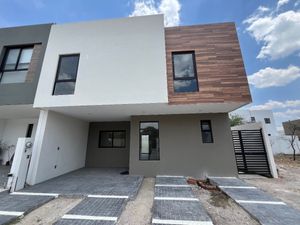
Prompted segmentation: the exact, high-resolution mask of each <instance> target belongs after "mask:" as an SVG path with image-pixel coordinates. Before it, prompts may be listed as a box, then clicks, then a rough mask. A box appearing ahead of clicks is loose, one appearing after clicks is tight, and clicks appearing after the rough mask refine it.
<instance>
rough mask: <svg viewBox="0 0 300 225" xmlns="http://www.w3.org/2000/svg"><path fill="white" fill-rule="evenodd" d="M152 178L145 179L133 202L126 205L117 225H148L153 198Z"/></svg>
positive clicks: (153, 181) (153, 180)
mask: <svg viewBox="0 0 300 225" xmlns="http://www.w3.org/2000/svg"><path fill="white" fill-rule="evenodd" d="M154 183H155V179H154V178H145V179H144V181H143V184H142V186H141V188H140V190H139V193H138V195H137V197H136V199H135V200H134V201H130V202H128V203H127V205H126V208H125V210H124V211H123V213H122V214H121V217H120V219H119V222H118V223H117V224H118V225H150V224H151V216H152V212H151V209H152V205H153V198H154Z"/></svg>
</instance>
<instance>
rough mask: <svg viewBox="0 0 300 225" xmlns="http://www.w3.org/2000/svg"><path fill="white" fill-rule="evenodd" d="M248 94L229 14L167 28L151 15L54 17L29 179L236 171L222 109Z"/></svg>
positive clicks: (38, 96) (234, 105) (242, 100)
mask: <svg viewBox="0 0 300 225" xmlns="http://www.w3.org/2000/svg"><path fill="white" fill-rule="evenodd" d="M46 36H47V35H46ZM249 102H251V96H250V92H249V87H248V82H247V78H246V74H245V69H244V65H243V59H242V55H241V51H240V46H239V42H238V38H237V34H236V29H235V25H234V24H233V23H221V24H209V25H195V26H180V27H170V28H165V27H164V24H163V15H155V16H143V17H132V18H124V19H113V20H104V21H93V22H81V23H70V24H54V25H52V26H51V31H50V34H49V39H48V43H47V48H46V51H45V56H44V59H43V65H42V69H41V74H40V79H39V82H38V86H37V90H36V95H35V100H34V104H33V108H34V109H32V110H38V111H39V112H40V114H39V117H38V125H37V128H36V135H35V140H34V145H33V153H32V159H31V164H30V168H29V173H28V182H29V183H30V184H35V183H39V182H42V181H44V180H47V179H50V178H52V177H56V176H59V175H61V174H64V173H67V172H69V171H73V170H76V169H79V168H82V167H103V168H109V167H119V168H129V173H130V174H142V175H145V176H153V175H157V174H168V175H188V176H196V177H203V176H205V175H211V176H235V175H237V168H236V164H235V156H234V151H233V144H232V138H231V131H230V125H229V118H228V113H229V112H230V111H233V110H235V109H237V108H239V107H241V106H243V105H245V104H248V103H249Z"/></svg>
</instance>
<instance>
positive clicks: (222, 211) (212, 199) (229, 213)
mask: <svg viewBox="0 0 300 225" xmlns="http://www.w3.org/2000/svg"><path fill="white" fill-rule="evenodd" d="M193 189H194V192H195V193H196V195H197V196H198V198H199V200H200V202H201V203H202V205H203V206H204V208H205V209H206V211H207V212H208V214H209V215H210V217H211V219H212V221H213V223H214V225H241V224H243V225H259V223H258V222H257V221H256V220H254V219H252V217H251V216H250V215H249V214H248V213H247V212H245V211H244V210H243V209H242V208H241V207H240V206H238V205H237V204H236V203H235V202H233V201H232V200H231V199H230V198H228V197H227V196H226V195H225V194H223V193H222V192H221V191H207V190H204V189H202V188H198V187H196V186H195V187H194V188H193Z"/></svg>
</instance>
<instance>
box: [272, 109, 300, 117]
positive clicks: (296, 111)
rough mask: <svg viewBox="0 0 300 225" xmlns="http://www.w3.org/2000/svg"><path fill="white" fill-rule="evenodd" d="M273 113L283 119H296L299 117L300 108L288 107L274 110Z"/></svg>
mask: <svg viewBox="0 0 300 225" xmlns="http://www.w3.org/2000/svg"><path fill="white" fill-rule="evenodd" d="M274 115H275V116H277V117H281V118H285V119H296V118H300V109H288V110H286V111H284V112H275V113H274Z"/></svg>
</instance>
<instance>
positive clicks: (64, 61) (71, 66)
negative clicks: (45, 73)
mask: <svg viewBox="0 0 300 225" xmlns="http://www.w3.org/2000/svg"><path fill="white" fill-rule="evenodd" d="M78 59H79V57H78V55H76V56H64V57H62V58H61V61H60V67H59V72H58V79H59V80H67V79H76V75H77V74H76V73H77V67H78Z"/></svg>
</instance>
